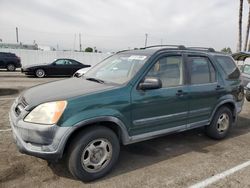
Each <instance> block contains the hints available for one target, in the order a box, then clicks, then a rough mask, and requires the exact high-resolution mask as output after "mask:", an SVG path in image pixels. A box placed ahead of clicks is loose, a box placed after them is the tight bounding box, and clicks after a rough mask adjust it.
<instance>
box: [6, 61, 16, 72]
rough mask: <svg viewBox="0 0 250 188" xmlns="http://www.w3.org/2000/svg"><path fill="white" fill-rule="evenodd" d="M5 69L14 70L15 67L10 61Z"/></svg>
mask: <svg viewBox="0 0 250 188" xmlns="http://www.w3.org/2000/svg"><path fill="white" fill-rule="evenodd" d="M7 70H8V71H15V70H16V67H15V65H14V64H11V63H10V64H8V65H7Z"/></svg>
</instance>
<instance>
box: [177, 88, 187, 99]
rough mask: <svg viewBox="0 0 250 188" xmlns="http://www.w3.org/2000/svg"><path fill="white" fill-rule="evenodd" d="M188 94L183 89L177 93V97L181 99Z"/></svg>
mask: <svg viewBox="0 0 250 188" xmlns="http://www.w3.org/2000/svg"><path fill="white" fill-rule="evenodd" d="M186 94H187V93H185V92H183V91H182V90H181V89H180V90H178V91H177V92H176V96H178V97H181V96H183V95H186Z"/></svg>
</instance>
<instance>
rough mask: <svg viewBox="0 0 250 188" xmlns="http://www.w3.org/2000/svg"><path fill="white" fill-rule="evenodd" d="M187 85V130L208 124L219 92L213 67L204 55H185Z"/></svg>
mask: <svg viewBox="0 0 250 188" xmlns="http://www.w3.org/2000/svg"><path fill="white" fill-rule="evenodd" d="M185 59H186V61H187V66H188V83H189V114H188V128H189V127H196V126H197V127H198V126H200V125H204V124H206V123H208V121H209V118H210V115H211V113H212V110H213V109H214V107H215V105H216V103H217V98H218V97H219V96H218V95H219V90H220V89H221V88H220V86H219V85H218V82H217V77H218V76H217V73H216V69H215V66H214V65H213V63H212V62H211V60H210V59H209V57H207V56H204V55H192V54H187V55H186V56H185Z"/></svg>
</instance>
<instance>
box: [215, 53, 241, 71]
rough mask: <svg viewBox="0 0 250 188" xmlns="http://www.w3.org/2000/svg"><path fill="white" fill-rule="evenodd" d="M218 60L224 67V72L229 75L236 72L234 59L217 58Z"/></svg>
mask: <svg viewBox="0 0 250 188" xmlns="http://www.w3.org/2000/svg"><path fill="white" fill-rule="evenodd" d="M215 58H216V60H217V61H218V62H219V64H220V65H221V66H222V68H223V69H224V71H225V72H226V74H227V75H229V74H231V73H232V72H234V71H235V69H236V68H237V67H236V64H235V63H234V61H233V59H232V58H231V57H228V56H215Z"/></svg>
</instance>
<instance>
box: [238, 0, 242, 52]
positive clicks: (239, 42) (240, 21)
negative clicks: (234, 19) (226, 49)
mask: <svg viewBox="0 0 250 188" xmlns="http://www.w3.org/2000/svg"><path fill="white" fill-rule="evenodd" d="M242 12H243V0H240V9H239V41H238V45H237V51H238V52H239V51H241V47H242Z"/></svg>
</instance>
